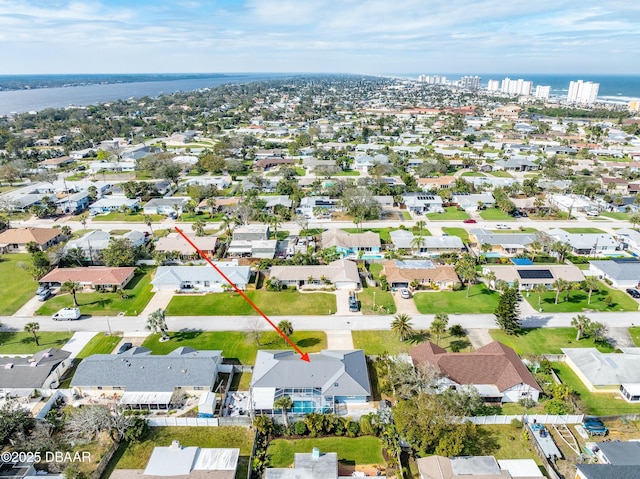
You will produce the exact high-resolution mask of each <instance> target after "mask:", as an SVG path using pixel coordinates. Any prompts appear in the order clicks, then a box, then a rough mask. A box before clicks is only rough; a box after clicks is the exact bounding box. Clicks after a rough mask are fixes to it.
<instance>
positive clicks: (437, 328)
mask: <svg viewBox="0 0 640 479" xmlns="http://www.w3.org/2000/svg"><path fill="white" fill-rule="evenodd" d="M448 324H449V315H448V314H447V313H437V314H436V315H435V317H434V318H433V321H431V327H430V328H429V331H431V334H433V335H434V336H435V337H436V344H439V343H440V337H441V336H442V335H443V334H444V333H445V332H446V331H447V325H448Z"/></svg>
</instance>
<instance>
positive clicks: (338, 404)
mask: <svg viewBox="0 0 640 479" xmlns="http://www.w3.org/2000/svg"><path fill="white" fill-rule="evenodd" d="M309 357H310V360H311V361H310V362H306V361H300V357H299V356H298V355H297V354H296V353H295V352H294V351H291V350H287V351H272V350H259V351H258V355H257V357H256V362H255V365H254V367H253V375H252V377H251V386H250V395H251V397H250V402H251V408H252V409H253V410H254V412H255V414H273V413H274V412H277V409H276V408H275V407H274V402H275V401H277V399H278V398H280V397H282V396H289V397H290V398H291V400H292V401H293V408H292V411H291V412H292V413H293V414H297V415H304V414H308V413H313V412H315V413H336V414H345V413H346V412H347V410H348V405H349V404H356V405H364V404H367V403H368V402H369V400H370V399H371V384H370V382H369V373H368V370H367V361H366V359H365V355H364V351H363V350H361V349H357V350H348V351H332V350H323V351H321V352H320V353H317V354H310V355H309Z"/></svg>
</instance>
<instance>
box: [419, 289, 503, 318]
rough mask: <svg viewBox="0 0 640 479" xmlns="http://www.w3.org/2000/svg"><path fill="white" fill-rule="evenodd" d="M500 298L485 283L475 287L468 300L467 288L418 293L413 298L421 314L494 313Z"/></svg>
mask: <svg viewBox="0 0 640 479" xmlns="http://www.w3.org/2000/svg"><path fill="white" fill-rule="evenodd" d="M499 297H500V294H499V293H498V292H497V291H491V290H489V289H488V288H487V287H486V286H485V285H484V283H481V284H476V285H473V286H472V287H471V291H470V292H469V297H468V298H467V288H466V287H465V288H464V289H462V290H461V291H437V292H426V293H420V292H417V293H416V294H415V295H414V296H413V298H414V301H415V302H416V307H417V308H418V311H419V312H420V313H421V314H435V313H448V314H461V313H474V314H482V313H493V312H494V311H495V309H496V306H498V298H499Z"/></svg>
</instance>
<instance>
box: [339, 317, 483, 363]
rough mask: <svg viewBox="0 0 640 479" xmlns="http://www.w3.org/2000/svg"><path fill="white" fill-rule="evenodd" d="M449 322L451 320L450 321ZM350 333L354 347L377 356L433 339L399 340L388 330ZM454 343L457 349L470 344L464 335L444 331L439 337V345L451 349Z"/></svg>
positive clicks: (394, 353) (393, 352) (403, 351)
mask: <svg viewBox="0 0 640 479" xmlns="http://www.w3.org/2000/svg"><path fill="white" fill-rule="evenodd" d="M450 322H451V321H450ZM351 335H352V337H353V346H354V348H356V349H363V350H364V353H365V354H366V355H369V356H371V355H373V356H377V355H380V354H383V353H387V354H390V355H396V354H400V353H407V352H409V349H411V348H412V347H413V346H416V345H417V344H420V343H421V342H423V340H424V341H426V340H430V341H433V342H434V343H435V342H436V341H435V338H434V339H429V337H428V336H427V335H422V336H421V335H419V334H418V335H416V338H415V340H410V341H400V339H399V338H398V336H396V335H395V334H394V333H393V332H392V331H390V330H386V329H385V330H367V331H352V332H351ZM452 344H454V345H455V346H456V348H455V349H457V350H459V351H464V350H465V349H468V348H469V346H471V343H470V342H469V340H468V339H467V338H466V337H462V338H457V337H454V336H450V335H449V334H448V333H445V334H444V335H443V336H442V338H440V341H439V346H441V347H443V348H445V349H447V350H451V345H452Z"/></svg>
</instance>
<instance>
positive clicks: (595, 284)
mask: <svg viewBox="0 0 640 479" xmlns="http://www.w3.org/2000/svg"><path fill="white" fill-rule="evenodd" d="M582 287H583V288H584V289H586V290H587V291H589V299H588V300H587V304H591V293H593V292H594V291H598V289H599V288H600V281H599V280H598V278H597V277H596V276H585V278H584V281H583V282H582Z"/></svg>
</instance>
